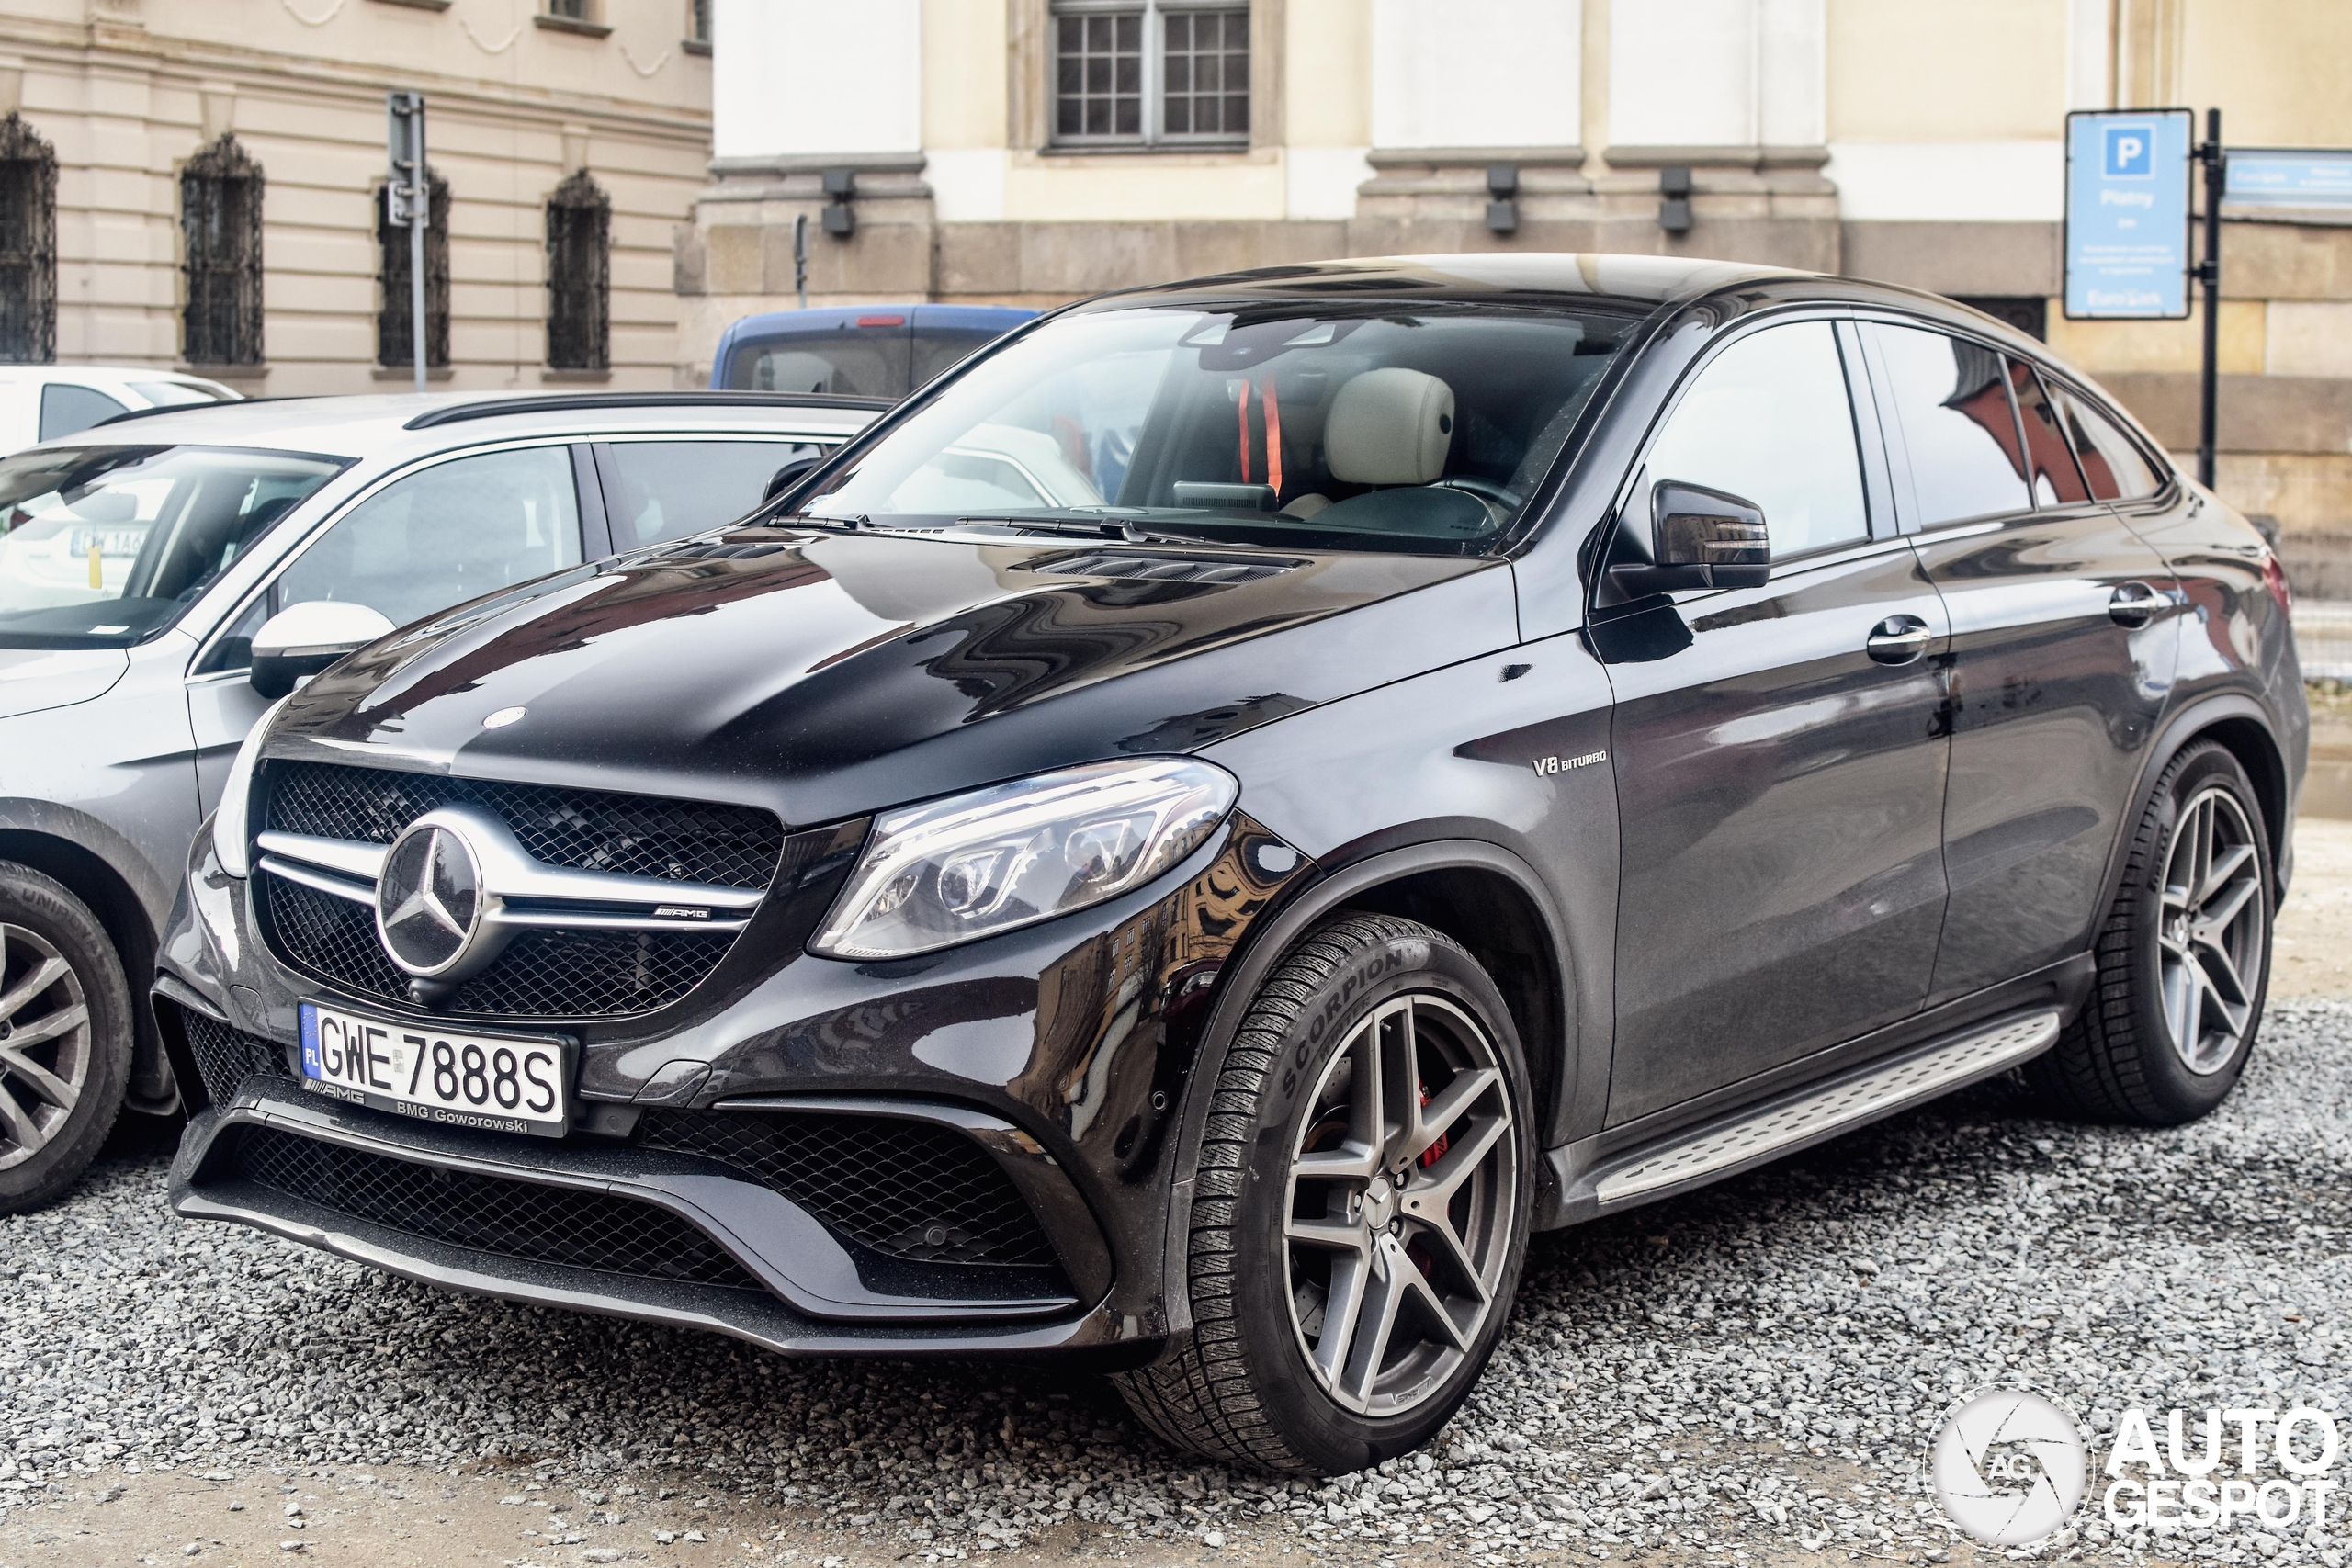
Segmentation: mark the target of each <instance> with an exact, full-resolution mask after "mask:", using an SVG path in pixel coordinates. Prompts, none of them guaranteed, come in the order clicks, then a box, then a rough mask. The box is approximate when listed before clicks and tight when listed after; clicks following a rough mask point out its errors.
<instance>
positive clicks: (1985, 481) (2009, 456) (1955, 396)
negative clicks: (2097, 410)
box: [1877, 326, 2033, 528]
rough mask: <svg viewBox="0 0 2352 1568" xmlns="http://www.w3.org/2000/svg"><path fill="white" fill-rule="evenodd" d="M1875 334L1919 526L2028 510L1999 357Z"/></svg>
mask: <svg viewBox="0 0 2352 1568" xmlns="http://www.w3.org/2000/svg"><path fill="white" fill-rule="evenodd" d="M1877 332H1878V342H1879V349H1880V355H1881V358H1882V359H1883V361H1884V363H1885V366H1886V371H1887V378H1888V380H1889V382H1890V383H1891V385H1890V386H1889V387H1888V389H1887V390H1888V392H1889V394H1890V395H1891V397H1892V400H1893V401H1894V411H1895V415H1896V418H1897V420H1898V421H1899V423H1900V424H1901V427H1902V433H1903V446H1904V450H1905V452H1906V453H1908V454H1909V457H1910V460H1911V491H1912V496H1913V499H1914V502H1915V504H1916V506H1917V517H1918V522H1919V525H1920V526H1921V527H1923V528H1933V527H1936V526H1938V525H1940V524H1945V523H1957V522H1960V521H1961V520H1962V519H1964V518H1969V517H1985V516H1991V515H1993V514H1995V513H2004V512H2023V511H2025V510H2026V509H2028V508H2029V507H2030V506H2031V505H2032V504H2033V498H2032V495H2031V493H2030V491H2028V490H2027V488H2026V477H2025V462H2024V459H2023V456H2022V454H2020V453H2019V452H2018V425H2017V416H2016V414H2015V413H2014V412H2012V410H2011V409H2010V407H2009V389H2008V382H2007V378H2006V377H2005V375H2004V374H2003V364H2004V361H2003V359H2002V356H2001V355H2000V354H1999V353H1998V352H1997V351H1996V350H1994V349H1990V348H1987V347H1985V345H1984V344H1979V343H1972V342H1970V341H1969V340H1968V339H1966V338H1956V337H1947V336H1945V335H1944V334H1943V333H1934V332H1928V331H1926V330H1924V329H1922V328H1916V327H1894V326H1885V327H1880V328H1878V329H1877Z"/></svg>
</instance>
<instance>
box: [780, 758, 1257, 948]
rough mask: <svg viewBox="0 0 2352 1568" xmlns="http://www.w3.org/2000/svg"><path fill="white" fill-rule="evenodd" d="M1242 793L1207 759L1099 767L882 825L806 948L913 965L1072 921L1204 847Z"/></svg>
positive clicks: (982, 792)
mask: <svg viewBox="0 0 2352 1568" xmlns="http://www.w3.org/2000/svg"><path fill="white" fill-rule="evenodd" d="M1240 793H1241V786H1240V785H1239V784H1238V783H1236V782H1235V780H1234V777H1233V775H1232V774H1230V773H1227V772H1226V771H1225V770H1224V769H1222V768H1218V767H1213V766H1211V765H1210V764H1209V763H1206V762H1195V761H1189V760H1187V759H1183V758H1178V757H1152V758H1144V759H1138V760H1136V761H1132V762H1091V763H1089V764H1087V765H1086V766H1084V767H1080V768H1065V769H1063V770H1062V771H1061V772H1059V773H1041V774H1039V775H1038V776H1037V777H1035V778H1033V779H1023V780H1020V781H1019V782H1017V783H1014V784H993V785H991V786H989V788H987V789H979V790H974V791H973V792H971V793H970V794H969V795H954V796H951V797H949V798H948V799H945V800H937V801H933V802H932V803H931V804H929V805H927V806H912V807H907V808H906V809H905V810H903V811H893V812H889V813H887V814H885V815H883V816H881V817H878V818H875V822H874V831H873V835H872V837H870V838H869V839H868V840H866V844H865V854H864V855H862V856H860V857H859V859H858V863H857V869H856V870H855V871H854V872H852V873H851V874H850V879H849V886H846V887H844V888H843V889H842V896H841V897H840V898H838V899H837V900H835V901H834V904H833V912H832V914H831V916H830V917H828V918H827V919H826V921H825V929H824V930H822V931H819V932H818V933H817V939H816V941H814V942H810V943H809V950H810V951H811V952H813V953H822V954H824V955H825V956H827V957H830V958H906V957H910V956H911V955H912V954H915V953H930V952H933V950H935V949H938V948H942V947H953V946H954V945H956V943H957V942H970V941H971V940H972V939H973V938H975V937H983V936H992V935H994V934H995V933H997V932H998V931H1012V930H1013V929H1014V928H1016V927H1019V926H1027V925H1035V923H1036V922H1038V921H1039V920H1050V919H1053V918H1054V917H1055V916H1057V915H1067V914H1069V913H1070V912H1071V911H1072V910H1074V909H1083V908H1086V907H1087V906H1089V905H1091V904H1100V903H1101V902H1103V900H1104V899H1105V898H1115V897H1118V896H1119V895H1120V894H1122V893H1125V892H1126V891H1127V890H1128V889H1129V888H1132V887H1140V886H1143V885H1144V884H1145V883H1147V882H1149V881H1150V880H1151V879H1152V878H1153V877H1155V876H1158V875H1159V874H1160V873H1161V872H1163V871H1166V870H1167V869H1168V868H1169V867H1170V866H1172V865H1174V864H1175V863H1177V862H1179V861H1181V860H1182V859H1183V858H1184V857H1185V856H1186V855H1188V854H1191V853H1192V852H1193V851H1194V850H1196V849H1198V848H1199V847H1200V846H1201V844H1202V842H1203V841H1204V840H1206V839H1207V838H1208V836H1209V835H1210V834H1211V833H1212V832H1214V831H1216V825H1217V824H1218V823H1219V822H1221V821H1223V820H1224V819H1225V814H1226V813H1227V812H1228V811H1230V810H1232V809H1233V802H1234V797H1235V796H1236V795H1239V794H1240Z"/></svg>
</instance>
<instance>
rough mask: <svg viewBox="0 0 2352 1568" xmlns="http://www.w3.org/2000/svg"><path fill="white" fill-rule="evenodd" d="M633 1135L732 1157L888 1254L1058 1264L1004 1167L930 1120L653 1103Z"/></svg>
mask: <svg viewBox="0 0 2352 1568" xmlns="http://www.w3.org/2000/svg"><path fill="white" fill-rule="evenodd" d="M637 1142H638V1146H639V1147H640V1148H649V1149H666V1150H670V1151H672V1152H673V1153H678V1154H693V1155H701V1156H704V1157H705V1158H707V1159H715V1160H718V1161H721V1162H723V1163H724V1164H727V1165H729V1166H732V1167H734V1168H736V1169H737V1170H740V1171H741V1172H742V1173H743V1174H744V1175H745V1176H747V1177H750V1178H751V1179H752V1180H754V1181H757V1182H759V1183H760V1184H761V1185H762V1186H763V1187H767V1188H769V1189H771V1190H775V1191H777V1192H781V1193H782V1194H784V1196H786V1198H789V1199H791V1200H792V1201H794V1202H795V1203H797V1204H798V1205H799V1206H800V1207H802V1208H803V1209H806V1210H808V1211H809V1213H812V1214H814V1215H816V1216H817V1217H818V1218H819V1219H820V1220H822V1221H823V1222H824V1223H825V1224H826V1225H827V1226H829V1227H830V1228H831V1230H832V1231H833V1232H834V1233H835V1234H837V1235H841V1236H842V1237H844V1238H845V1239H847V1240H850V1241H853V1242H856V1243H858V1244H859V1245H861V1246H864V1247H871V1248H872V1249H873V1250H875V1251H876V1252H878V1253H881V1254H883V1255H884V1256H885V1257H888V1258H903V1259H905V1260H906V1261H908V1262H910V1263H924V1264H945V1265H966V1266H973V1265H977V1266H982V1267H995V1268H1013V1269H1056V1270H1057V1273H1058V1266H1057V1262H1056V1259H1055V1256H1054V1249H1053V1246H1052V1244H1051V1243H1050V1242H1048V1241H1047V1240H1046V1233H1045V1231H1044V1229H1043V1228H1042V1227H1040V1226H1039V1224H1037V1217H1036V1215H1035V1214H1034V1213H1031V1212H1030V1208H1029V1205H1028V1203H1027V1202H1026V1201H1023V1198H1022V1196H1021V1194H1020V1193H1019V1192H1018V1191H1016V1190H1014V1189H1013V1185H1012V1179H1010V1178H1009V1177H1007V1176H1006V1175H1005V1174H1004V1171H1003V1168H1001V1167H1000V1166H999V1165H998V1164H997V1163H996V1161H995V1160H993V1159H991V1158H989V1156H988V1154H987V1153H986V1152H985V1151H984V1150H982V1149H981V1148H980V1147H979V1145H977V1144H975V1143H973V1142H972V1140H971V1139H969V1138H967V1137H966V1136H964V1134H961V1133H958V1132H956V1130H955V1129H954V1128H952V1127H943V1126H941V1125H939V1124H938V1123H937V1122H913V1121H905V1120H901V1119H899V1118H897V1117H890V1116H847V1115H832V1114H830V1113H827V1114H819V1113H813V1112H810V1113H802V1112H795V1111H647V1112H646V1114H645V1119H644V1121H643V1122H640V1123H639V1129H638V1135H637Z"/></svg>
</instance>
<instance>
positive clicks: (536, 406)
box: [401, 391, 897, 430]
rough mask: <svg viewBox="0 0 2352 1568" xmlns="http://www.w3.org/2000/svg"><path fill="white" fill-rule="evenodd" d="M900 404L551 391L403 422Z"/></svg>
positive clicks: (818, 396) (770, 395)
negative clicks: (633, 411) (513, 415)
mask: <svg viewBox="0 0 2352 1568" xmlns="http://www.w3.org/2000/svg"><path fill="white" fill-rule="evenodd" d="M895 406H897V400H896V399H894V398H846V397H835V396H832V395H831V394H829V393H820V392H693V391H681V392H548V393H545V394H542V395H540V396H537V397H526V398H492V399H488V400H484V401H481V402H478V403H453V404H449V405H447V406H445V407H442V408H437V409H427V410H425V411H424V412H423V413H421V414H418V415H417V416H416V417H415V418H414V419H412V420H410V421H409V422H408V423H406V424H404V425H402V426H401V429H402V430H430V429H432V428H433V427H434V426H435V425H438V424H457V423H460V422H461V421H464V420H469V419H496V418H497V417H498V416H499V415H501V414H509V413H560V412H563V411H565V410H567V409H572V410H578V411H579V412H583V413H585V412H592V411H594V410H596V409H633V408H641V409H676V408H730V407H731V408H744V407H752V408H782V409H866V410H871V411H874V412H880V411H881V410H883V409H887V408H892V407H895Z"/></svg>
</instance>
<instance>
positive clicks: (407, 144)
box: [384, 93, 433, 392]
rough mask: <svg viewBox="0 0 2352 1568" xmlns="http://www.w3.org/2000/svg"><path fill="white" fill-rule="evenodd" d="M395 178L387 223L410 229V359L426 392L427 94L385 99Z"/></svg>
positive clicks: (387, 191)
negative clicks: (425, 134) (425, 157)
mask: <svg viewBox="0 0 2352 1568" xmlns="http://www.w3.org/2000/svg"><path fill="white" fill-rule="evenodd" d="M384 110H385V119H386V138H385V140H386V142H387V144H388V150H389V153H390V164H391V177H390V180H389V181H388V182H387V183H386V185H385V186H384V219H385V221H386V222H388V223H390V224H392V225H394V226H395V227H397V226H401V225H406V227H407V229H408V300H409V305H408V317H409V360H410V363H411V364H412V365H413V367H415V370H416V389H417V390H418V391H420V392H422V391H423V390H424V369H425V367H424V240H425V230H426V229H427V227H428V226H429V225H430V224H431V223H432V221H433V190H432V181H431V180H430V179H428V178H427V177H426V175H425V172H424V94H423V93H387V94H385V95H384Z"/></svg>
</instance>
